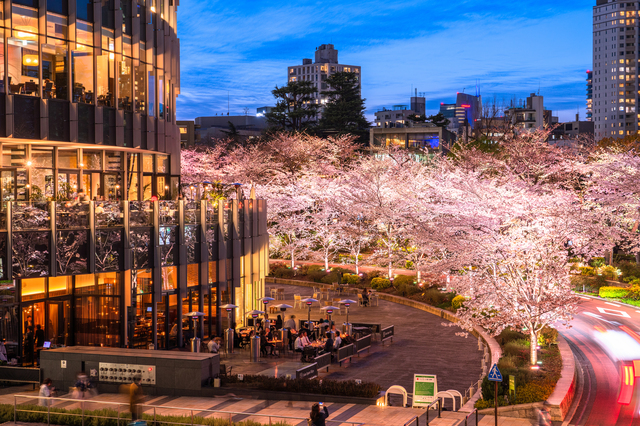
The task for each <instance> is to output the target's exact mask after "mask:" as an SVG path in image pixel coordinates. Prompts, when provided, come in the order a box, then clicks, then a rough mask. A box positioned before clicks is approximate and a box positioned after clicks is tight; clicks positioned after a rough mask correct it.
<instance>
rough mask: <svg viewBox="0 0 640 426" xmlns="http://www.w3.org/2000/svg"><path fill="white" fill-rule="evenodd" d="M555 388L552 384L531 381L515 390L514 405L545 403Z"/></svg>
mask: <svg viewBox="0 0 640 426" xmlns="http://www.w3.org/2000/svg"><path fill="white" fill-rule="evenodd" d="M553 388H555V384H554V383H549V382H538V381H532V382H528V383H525V384H524V385H523V386H521V387H519V388H517V389H516V399H515V403H516V404H530V403H532V402H539V401H546V400H547V398H549V396H550V395H551V393H552V392H553Z"/></svg>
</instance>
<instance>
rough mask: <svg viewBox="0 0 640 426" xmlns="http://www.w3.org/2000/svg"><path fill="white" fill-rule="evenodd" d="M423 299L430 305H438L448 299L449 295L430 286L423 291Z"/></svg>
mask: <svg viewBox="0 0 640 426" xmlns="http://www.w3.org/2000/svg"><path fill="white" fill-rule="evenodd" d="M421 299H422V300H423V301H424V302H425V303H428V304H429V305H433V306H438V305H441V304H442V303H443V301H445V300H447V297H446V296H445V295H444V294H443V293H441V292H440V291H439V290H438V289H437V288H430V289H428V290H425V292H424V293H422V296H421Z"/></svg>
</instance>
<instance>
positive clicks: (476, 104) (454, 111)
mask: <svg viewBox="0 0 640 426" xmlns="http://www.w3.org/2000/svg"><path fill="white" fill-rule="evenodd" d="M440 112H441V113H442V115H443V116H444V117H445V118H447V119H448V120H449V121H450V123H449V125H448V126H447V129H449V131H451V132H453V133H456V134H457V135H458V137H465V138H466V139H465V140H468V138H469V136H470V135H471V132H473V129H474V128H475V123H476V121H477V120H479V119H480V117H482V97H481V96H480V95H478V96H474V95H470V94H468V93H459V92H458V93H457V94H456V103H455V104H445V103H441V104H440Z"/></svg>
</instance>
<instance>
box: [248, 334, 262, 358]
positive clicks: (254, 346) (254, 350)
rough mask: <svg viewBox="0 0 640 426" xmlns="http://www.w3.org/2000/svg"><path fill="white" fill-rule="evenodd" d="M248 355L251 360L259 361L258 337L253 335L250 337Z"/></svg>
mask: <svg viewBox="0 0 640 426" xmlns="http://www.w3.org/2000/svg"><path fill="white" fill-rule="evenodd" d="M249 355H250V361H251V362H258V361H260V337H258V336H253V337H252V338H251V353H250V354H249Z"/></svg>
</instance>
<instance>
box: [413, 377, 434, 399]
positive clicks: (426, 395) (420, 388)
mask: <svg viewBox="0 0 640 426" xmlns="http://www.w3.org/2000/svg"><path fill="white" fill-rule="evenodd" d="M437 393H438V379H437V376H436V375H435V374H414V375H413V403H412V407H426V406H427V405H429V404H431V403H432V402H433V401H434V400H435V397H436V394H437Z"/></svg>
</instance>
